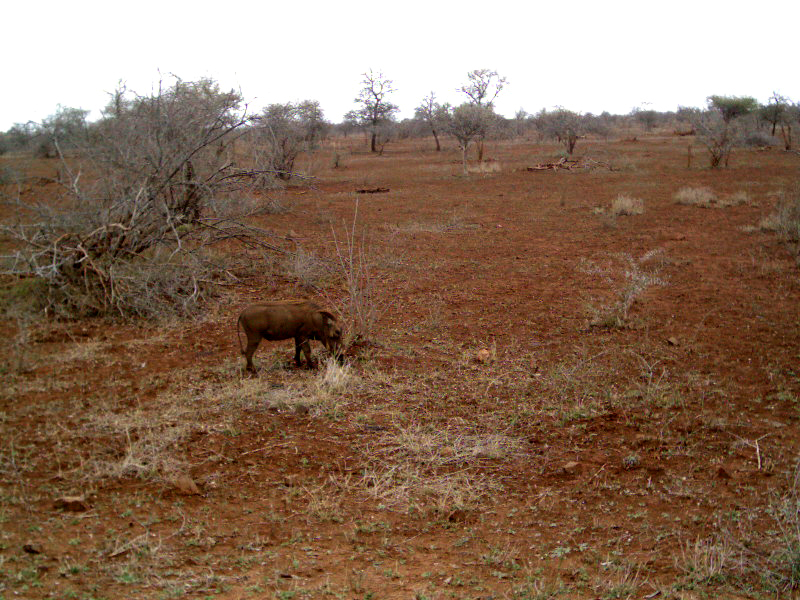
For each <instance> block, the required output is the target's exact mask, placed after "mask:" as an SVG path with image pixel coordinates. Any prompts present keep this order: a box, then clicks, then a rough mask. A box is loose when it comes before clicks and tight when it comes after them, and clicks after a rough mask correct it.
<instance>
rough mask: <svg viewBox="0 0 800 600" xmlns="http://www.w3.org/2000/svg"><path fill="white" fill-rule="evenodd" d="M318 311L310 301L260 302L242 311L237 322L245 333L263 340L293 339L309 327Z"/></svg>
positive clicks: (315, 304)
mask: <svg viewBox="0 0 800 600" xmlns="http://www.w3.org/2000/svg"><path fill="white" fill-rule="evenodd" d="M318 310H320V307H319V305H317V303H316V302H312V301H311V300H276V301H273V302H260V303H258V304H253V305H251V306H248V307H247V308H245V309H244V310H243V311H242V314H241V316H240V317H239V322H240V323H241V324H242V327H243V329H244V330H245V332H247V331H248V330H249V331H254V332H258V333H259V334H261V336H263V337H264V338H265V339H273V340H283V339H286V338H290V337H295V336H296V335H298V334H301V333H303V332H304V330H305V329H307V328H309V327H310V326H311V320H312V316H313V314H314V313H315V312H316V311H318Z"/></svg>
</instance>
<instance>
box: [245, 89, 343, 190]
mask: <svg viewBox="0 0 800 600" xmlns="http://www.w3.org/2000/svg"><path fill="white" fill-rule="evenodd" d="M327 128H328V124H327V123H326V122H325V118H324V115H323V112H322V109H321V108H320V105H319V102H317V101H315V100H305V101H303V102H287V103H286V104H271V105H269V106H268V107H267V108H265V109H264V112H263V113H262V115H261V116H260V117H259V118H258V119H257V120H256V125H255V126H254V127H253V129H252V131H251V132H250V139H251V142H252V148H253V158H254V162H255V166H256V167H257V168H258V169H259V170H263V171H265V172H268V173H275V174H276V175H277V177H279V178H280V179H290V178H291V177H292V175H293V173H294V164H295V161H296V160H297V157H298V155H299V154H300V153H301V152H311V151H313V150H314V149H316V147H317V145H318V144H319V142H320V140H321V139H322V137H323V136H324V134H325V131H326V130H327Z"/></svg>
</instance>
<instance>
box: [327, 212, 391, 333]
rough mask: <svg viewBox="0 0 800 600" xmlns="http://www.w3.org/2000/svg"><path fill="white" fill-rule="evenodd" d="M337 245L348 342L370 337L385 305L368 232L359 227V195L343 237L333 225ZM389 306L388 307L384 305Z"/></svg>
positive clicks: (341, 307) (342, 310) (342, 309)
mask: <svg viewBox="0 0 800 600" xmlns="http://www.w3.org/2000/svg"><path fill="white" fill-rule="evenodd" d="M331 233H332V235H333V242H334V245H335V247H336V260H337V263H338V271H339V274H340V275H341V277H342V278H343V280H344V285H345V297H344V300H343V302H342V305H341V306H340V307H339V308H340V310H339V312H340V314H342V315H343V316H344V320H345V323H344V324H345V331H346V333H345V336H346V339H345V340H344V344H345V346H347V345H349V344H350V343H352V342H353V341H357V340H365V339H369V338H370V337H371V336H372V334H373V333H374V331H375V325H376V323H377V321H378V318H379V317H380V314H381V312H382V311H383V308H381V307H380V306H379V305H378V302H377V299H376V298H375V278H374V277H373V274H372V260H371V257H370V253H369V244H368V241H367V232H366V231H365V230H363V229H362V230H361V231H359V230H358V199H356V202H355V207H354V209H353V221H352V223H351V224H350V227H349V228H348V227H347V226H346V225H345V228H344V236H343V237H342V239H339V237H338V236H337V235H336V229H335V228H334V227H333V226H331ZM384 308H385V307H384Z"/></svg>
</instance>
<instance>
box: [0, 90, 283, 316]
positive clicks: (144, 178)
mask: <svg viewBox="0 0 800 600" xmlns="http://www.w3.org/2000/svg"><path fill="white" fill-rule="evenodd" d="M250 120H251V119H250V118H249V117H248V116H247V114H246V108H245V107H242V104H241V97H240V96H239V94H238V93H236V92H233V91H230V92H223V91H220V89H219V87H218V86H217V84H216V83H214V82H213V81H211V80H200V81H197V82H184V81H182V80H180V79H178V80H176V81H175V83H174V84H173V85H172V86H171V87H168V88H166V89H161V88H160V89H159V90H158V91H157V92H155V93H153V94H151V95H149V96H138V95H135V94H130V93H128V92H127V90H125V89H124V88H123V89H120V90H118V91H117V92H116V93H115V94H114V95H113V96H112V98H111V101H110V102H109V104H108V106H107V107H106V109H105V111H104V113H103V117H102V118H101V119H100V120H99V121H98V122H96V123H92V124H89V125H86V126H85V127H84V128H82V129H80V130H79V131H80V135H79V136H78V138H76V137H73V138H72V139H70V140H60V139H58V137H57V136H54V137H53V140H52V141H53V144H54V147H55V148H56V150H57V154H58V159H59V161H60V167H59V173H60V176H59V178H58V180H56V181H54V183H56V184H57V186H58V189H59V193H58V194H57V197H50V198H48V199H47V200H46V201H35V200H34V201H29V200H23V195H22V194H21V193H20V189H21V186H19V185H14V184H13V182H10V181H6V182H5V185H3V186H2V198H1V199H2V201H3V203H4V204H6V206H7V211H6V212H7V214H10V215H11V217H10V219H7V220H6V221H5V222H4V223H2V224H1V225H0V234H2V237H3V240H2V241H3V247H4V249H7V252H8V253H7V254H5V255H4V256H3V257H2V264H1V265H0V268H1V269H2V272H3V273H5V274H6V275H13V276H16V277H17V278H20V279H22V280H24V281H30V280H35V281H38V282H40V283H41V285H39V286H36V289H37V290H38V291H37V295H36V298H28V299H27V300H28V301H29V302H30V301H31V300H35V301H36V302H38V303H39V308H47V309H50V310H51V311H52V312H54V313H55V314H62V315H112V316H113V315H117V316H123V317H131V316H133V317H136V316H142V317H154V316H160V315H166V314H179V315H185V314H188V313H190V312H192V310H193V309H194V308H195V307H196V306H197V305H198V304H199V302H200V301H201V300H202V299H203V298H204V297H205V296H206V295H207V294H208V293H209V290H210V289H212V288H213V286H214V285H215V284H216V283H219V282H221V281H224V280H225V279H226V278H230V277H232V275H231V274H230V270H229V265H226V264H223V263H222V261H221V259H220V258H219V255H218V254H215V253H214V252H213V250H211V247H212V245H214V244H217V243H218V242H220V241H221V240H236V241H237V242H239V243H242V244H245V245H248V246H254V247H260V248H265V249H272V250H274V249H275V248H274V247H272V246H271V245H270V244H269V243H268V242H267V241H266V239H267V238H266V237H265V236H266V232H264V231H261V230H258V229H255V228H253V227H248V226H246V225H245V224H244V223H243V221H242V220H241V218H240V217H241V216H242V215H239V216H238V217H237V216H236V215H235V213H236V211H235V210H231V207H232V206H233V205H234V204H235V203H236V197H237V196H236V194H237V192H238V191H239V190H240V189H241V187H242V185H244V184H245V183H246V182H249V181H251V180H252V179H253V178H255V177H256V176H258V175H261V173H256V172H253V171H246V170H242V169H237V168H236V167H235V166H234V162H233V160H232V156H231V155H232V152H231V148H232V146H233V144H234V142H235V140H236V139H237V137H239V136H240V135H241V134H242V133H243V132H246V131H247V129H248V123H249V122H250ZM62 148H63V150H62ZM67 148H69V150H67ZM48 189H52V187H51V186H48ZM223 205H225V206H223ZM9 209H10V210H9ZM29 287H30V286H29ZM42 304H44V307H42V306H41V305H42Z"/></svg>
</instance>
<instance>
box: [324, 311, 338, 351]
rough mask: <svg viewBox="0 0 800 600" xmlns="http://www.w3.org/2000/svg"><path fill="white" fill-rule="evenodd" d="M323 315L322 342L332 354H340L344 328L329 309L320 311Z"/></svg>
mask: <svg viewBox="0 0 800 600" xmlns="http://www.w3.org/2000/svg"><path fill="white" fill-rule="evenodd" d="M319 312H320V314H321V315H322V333H323V335H322V343H323V344H325V347H326V348H327V349H328V352H330V353H331V354H334V355H336V354H338V352H339V348H340V346H341V344H342V328H341V327H340V326H339V322H338V321H337V320H336V317H335V316H334V315H333V314H331V313H329V312H328V311H327V310H321V311H319Z"/></svg>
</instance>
